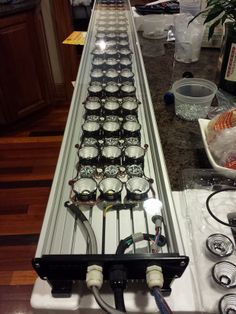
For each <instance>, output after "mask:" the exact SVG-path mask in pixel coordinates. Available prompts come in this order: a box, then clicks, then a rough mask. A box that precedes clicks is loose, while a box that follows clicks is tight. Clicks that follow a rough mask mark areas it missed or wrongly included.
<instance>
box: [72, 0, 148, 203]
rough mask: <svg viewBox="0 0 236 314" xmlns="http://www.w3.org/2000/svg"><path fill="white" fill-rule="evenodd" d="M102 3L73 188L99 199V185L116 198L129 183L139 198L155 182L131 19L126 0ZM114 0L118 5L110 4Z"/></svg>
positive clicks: (106, 194) (83, 198)
mask: <svg viewBox="0 0 236 314" xmlns="http://www.w3.org/2000/svg"><path fill="white" fill-rule="evenodd" d="M108 2H109V4H108ZM118 2H119V4H117V3H118ZM99 3H100V4H101V3H102V5H105V7H103V8H102V10H101V12H99V17H98V18H97V20H96V25H95V29H96V34H95V43H94V47H93V48H92V51H91V55H92V62H91V71H90V81H89V84H88V89H87V91H88V92H87V98H86V100H85V101H84V103H83V105H84V109H85V110H84V123H83V125H82V131H83V132H82V136H81V142H80V144H79V145H77V146H76V147H77V148H78V152H77V154H78V157H79V162H78V164H77V170H78V177H77V178H76V180H73V181H72V183H71V185H72V190H73V191H74V197H75V199H76V200H80V201H91V200H95V199H96V198H97V197H98V196H97V191H99V192H100V196H99V197H102V198H103V199H106V200H115V199H117V198H118V199H119V198H120V197H121V191H122V189H123V185H124V184H125V187H126V191H127V197H128V198H129V199H133V200H139V199H142V198H143V197H146V196H147V193H148V191H149V190H150V188H151V182H150V180H149V179H148V178H146V177H145V175H144V157H145V153H146V148H147V147H145V148H143V147H141V132H140V131H141V125H140V123H139V119H138V106H139V105H140V102H139V101H138V100H137V98H136V87H135V77H134V73H133V71H132V70H133V69H132V58H133V57H132V54H133V52H132V50H131V49H130V43H129V34H128V20H127V18H126V16H125V14H124V11H119V10H116V9H117V7H119V8H121V7H124V6H125V5H124V4H123V1H122V0H121V1H112V2H110V1H102V2H101V1H100V2H99ZM111 6H112V7H113V9H114V8H115V10H112V11H109V10H107V8H108V7H111ZM106 7H107V8H106ZM140 180H141V181H140Z"/></svg>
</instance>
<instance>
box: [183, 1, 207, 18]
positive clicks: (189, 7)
mask: <svg viewBox="0 0 236 314" xmlns="http://www.w3.org/2000/svg"><path fill="white" fill-rule="evenodd" d="M201 3H202V1H201V0H179V10H180V13H190V14H191V15H193V16H195V15H197V14H198V13H199V12H200V11H201Z"/></svg>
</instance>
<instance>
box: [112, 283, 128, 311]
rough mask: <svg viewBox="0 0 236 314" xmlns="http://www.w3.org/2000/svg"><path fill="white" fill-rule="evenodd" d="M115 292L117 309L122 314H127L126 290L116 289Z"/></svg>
mask: <svg viewBox="0 0 236 314" xmlns="http://www.w3.org/2000/svg"><path fill="white" fill-rule="evenodd" d="M113 292H114V299H115V306H116V309H117V310H119V311H121V312H124V313H126V308H125V301H124V289H122V288H116V289H113Z"/></svg>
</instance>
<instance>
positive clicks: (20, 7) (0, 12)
mask: <svg viewBox="0 0 236 314" xmlns="http://www.w3.org/2000/svg"><path fill="white" fill-rule="evenodd" d="M39 3H40V0H24V1H19V2H18V3H15V4H14V2H13V3H9V4H0V17H5V16H9V15H13V14H17V13H20V12H24V11H27V10H31V9H32V8H34V7H35V6H36V5H37V4H39Z"/></svg>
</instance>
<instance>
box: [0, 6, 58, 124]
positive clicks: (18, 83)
mask: <svg viewBox="0 0 236 314" xmlns="http://www.w3.org/2000/svg"><path fill="white" fill-rule="evenodd" d="M52 93H53V80H52V75H51V67H50V62H49V57H48V52H47V46H46V40H45V35H44V29H43V23H42V16H41V11H40V6H39V3H38V2H37V5H35V6H33V7H32V8H31V9H28V10H26V11H24V12H19V13H16V14H14V15H10V16H5V17H1V18H0V123H1V124H7V123H12V122H14V121H16V120H18V119H20V118H22V117H24V116H26V115H28V114H30V113H32V112H34V111H36V110H38V109H40V108H42V107H44V106H47V105H49V104H50V103H51V100H52Z"/></svg>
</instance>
